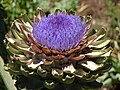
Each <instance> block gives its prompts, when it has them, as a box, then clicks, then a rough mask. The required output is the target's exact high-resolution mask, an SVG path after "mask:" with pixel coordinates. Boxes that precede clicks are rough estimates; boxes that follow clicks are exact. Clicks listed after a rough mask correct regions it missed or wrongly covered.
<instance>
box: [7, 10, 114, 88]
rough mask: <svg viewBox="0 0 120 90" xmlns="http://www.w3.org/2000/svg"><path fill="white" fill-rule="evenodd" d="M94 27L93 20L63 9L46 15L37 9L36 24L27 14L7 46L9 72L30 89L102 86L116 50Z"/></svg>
mask: <svg viewBox="0 0 120 90" xmlns="http://www.w3.org/2000/svg"><path fill="white" fill-rule="evenodd" d="M91 24H92V18H91V17H79V16H77V15H76V14H75V13H74V12H73V11H71V10H66V11H62V10H60V9H56V11H55V13H54V14H49V15H45V13H44V12H43V10H42V9H41V8H37V10H36V13H35V16H34V19H33V21H31V20H30V19H29V18H28V17H27V16H26V15H22V16H21V17H19V18H18V19H17V20H15V21H14V22H13V24H12V28H11V30H10V31H9V33H8V34H7V35H6V41H5V43H6V45H7V50H8V52H9V56H10V58H9V63H8V64H7V70H8V71H9V72H10V73H11V74H12V76H13V77H14V78H15V79H16V80H17V81H16V86H17V87H18V88H19V89H21V88H23V87H25V88H27V89H28V90H49V89H52V90H73V89H75V90H81V89H82V88H87V87H88V88H90V87H99V86H101V84H100V83H99V82H97V81H96V78H98V76H99V75H101V74H102V73H103V72H105V71H107V70H109V68H110V65H111V64H110V63H109V56H110V53H111V51H112V50H111V47H110V44H109V43H110V40H109V39H108V38H107V37H106V31H105V29H100V30H95V29H93V30H91ZM25 82H27V83H25ZM21 83H22V84H24V85H23V86H21V85H20V84H21ZM32 85H33V86H34V88H33V87H32ZM30 87H31V88H32V89H31V88H30Z"/></svg>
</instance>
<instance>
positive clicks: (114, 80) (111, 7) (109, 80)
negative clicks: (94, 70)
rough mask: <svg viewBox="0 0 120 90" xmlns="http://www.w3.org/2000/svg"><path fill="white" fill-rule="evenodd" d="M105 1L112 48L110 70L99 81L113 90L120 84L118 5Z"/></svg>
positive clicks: (119, 17)
mask: <svg viewBox="0 0 120 90" xmlns="http://www.w3.org/2000/svg"><path fill="white" fill-rule="evenodd" d="M105 1H106V15H107V17H108V19H109V22H108V23H109V27H107V28H108V30H107V32H108V36H109V37H110V38H111V44H112V46H113V53H112V57H111V62H112V68H111V70H110V71H109V72H107V73H105V74H104V75H103V76H102V77H100V78H99V79H101V81H102V82H103V85H104V87H109V88H115V87H114V86H116V85H117V84H119V82H120V16H119V15H120V9H119V8H120V5H119V4H120V3H119V2H117V3H114V2H113V1H114V0H113V1H112V0H109V1H108V0H105Z"/></svg>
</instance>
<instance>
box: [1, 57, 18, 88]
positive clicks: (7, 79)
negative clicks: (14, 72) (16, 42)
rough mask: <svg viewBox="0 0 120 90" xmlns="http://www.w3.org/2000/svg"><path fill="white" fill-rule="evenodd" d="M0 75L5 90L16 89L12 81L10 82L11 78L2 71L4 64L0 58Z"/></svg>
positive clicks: (7, 73)
mask: <svg viewBox="0 0 120 90" xmlns="http://www.w3.org/2000/svg"><path fill="white" fill-rule="evenodd" d="M0 75H1V77H2V79H3V81H4V84H5V86H6V88H7V90H17V89H16V87H15V86H14V81H13V80H12V77H11V76H10V74H9V72H7V71H5V70H4V62H3V59H2V58H1V57H0Z"/></svg>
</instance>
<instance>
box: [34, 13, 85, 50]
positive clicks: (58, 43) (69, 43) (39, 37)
mask: <svg viewBox="0 0 120 90" xmlns="http://www.w3.org/2000/svg"><path fill="white" fill-rule="evenodd" d="M85 28H86V23H85V22H84V21H82V20H81V19H80V18H79V17H78V16H76V15H67V14H63V13H60V14H54V15H50V16H48V17H43V18H42V19H41V20H40V22H38V23H37V24H36V25H34V26H33V37H34V38H35V40H36V41H37V42H38V43H39V44H41V45H43V46H47V47H48V48H51V49H54V50H58V51H66V50H70V49H72V48H74V47H75V46H76V45H77V44H78V43H79V42H80V40H81V39H82V38H83V37H82V36H83V33H84V32H85Z"/></svg>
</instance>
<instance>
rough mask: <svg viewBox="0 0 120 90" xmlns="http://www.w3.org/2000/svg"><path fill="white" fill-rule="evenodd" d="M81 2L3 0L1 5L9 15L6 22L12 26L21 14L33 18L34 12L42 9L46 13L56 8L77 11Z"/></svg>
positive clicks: (65, 0) (76, 0)
mask: <svg viewBox="0 0 120 90" xmlns="http://www.w3.org/2000/svg"><path fill="white" fill-rule="evenodd" d="M78 1H79V0H71V1H69V0H22V1H21V0H1V4H2V5H3V7H4V8H5V11H6V12H7V14H8V19H7V20H6V22H7V23H8V24H9V26H10V25H11V22H13V20H15V19H16V18H18V16H20V15H21V14H27V15H28V17H30V18H32V17H33V14H34V12H35V11H34V10H36V8H37V7H41V8H42V9H43V10H44V11H46V12H48V13H50V12H53V11H54V10H55V9H56V8H61V9H77V3H78Z"/></svg>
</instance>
